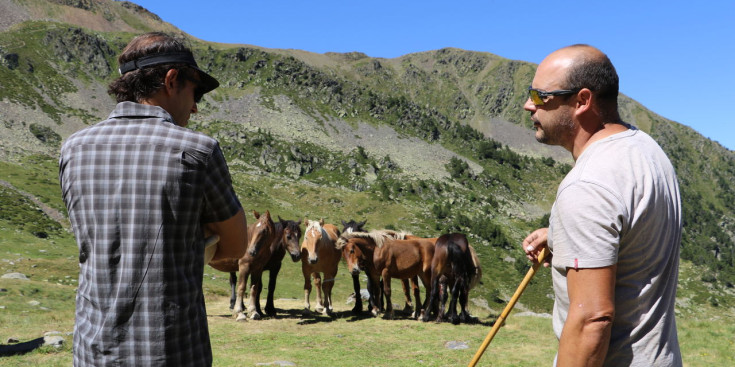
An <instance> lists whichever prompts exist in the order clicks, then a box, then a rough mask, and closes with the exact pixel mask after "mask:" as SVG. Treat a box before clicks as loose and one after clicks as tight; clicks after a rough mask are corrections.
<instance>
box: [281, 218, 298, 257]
mask: <svg viewBox="0 0 735 367" xmlns="http://www.w3.org/2000/svg"><path fill="white" fill-rule="evenodd" d="M278 221H279V222H280V223H281V226H282V227H283V236H281V245H282V246H283V248H284V249H285V250H286V252H288V254H289V255H291V260H293V261H294V262H296V261H299V259H300V258H301V248H300V246H299V240H300V239H301V227H300V226H299V222H296V221H293V220H283V219H281V217H278Z"/></svg>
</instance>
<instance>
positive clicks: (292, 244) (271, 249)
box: [218, 211, 301, 319]
mask: <svg viewBox="0 0 735 367" xmlns="http://www.w3.org/2000/svg"><path fill="white" fill-rule="evenodd" d="M253 216H255V219H256V222H254V223H252V224H250V225H249V226H248V248H249V249H250V248H251V247H252V248H256V249H257V252H256V253H255V256H252V255H251V254H250V253H249V252H247V253H246V254H245V255H243V257H241V258H240V259H239V260H238V264H237V269H233V268H232V267H230V268H228V269H225V270H231V271H230V289H231V297H230V309H232V310H233V313H234V314H235V315H237V316H238V319H242V318H243V317H244V314H242V311H243V310H244V309H245V305H244V302H243V298H244V293H245V292H244V290H245V286H246V285H247V278H248V276H251V280H250V284H251V291H250V301H249V308H248V313H249V314H250V317H251V318H252V319H260V318H261V317H262V314H263V312H262V311H261V308H260V292H261V290H262V288H263V284H262V274H263V271H265V270H268V271H270V277H269V280H268V296H267V301H266V306H265V312H266V314H267V315H269V316H274V315H275V314H276V311H275V307H274V305H273V294H274V293H275V288H276V279H277V277H278V272H279V271H280V270H281V263H282V261H283V258H284V257H285V256H286V252H288V253H289V254H290V255H291V259H292V260H293V261H294V262H296V261H298V260H299V259H300V258H301V249H300V247H299V240H300V238H301V228H300V227H299V222H295V221H292V220H283V219H281V217H280V216H279V217H278V222H276V223H274V222H273V220H272V219H271V216H270V212H269V211H266V212H265V214H264V215H260V214H259V213H258V212H256V211H253ZM218 270H219V269H218ZM235 270H237V272H239V273H240V282H238V277H237V273H236V272H235ZM236 304H237V306H238V307H237V308H236V307H235V305H236Z"/></svg>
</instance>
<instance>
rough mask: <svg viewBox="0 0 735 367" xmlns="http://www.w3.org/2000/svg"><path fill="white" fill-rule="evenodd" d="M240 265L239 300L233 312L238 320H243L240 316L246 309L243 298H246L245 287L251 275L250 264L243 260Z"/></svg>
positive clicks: (239, 262)
mask: <svg viewBox="0 0 735 367" xmlns="http://www.w3.org/2000/svg"><path fill="white" fill-rule="evenodd" d="M238 264H239V268H240V279H238V280H237V300H235V309H234V310H233V312H234V313H235V316H237V318H238V319H241V316H240V314H241V313H242V312H243V310H244V308H245V307H244V306H245V304H244V301H243V298H244V296H245V287H246V286H247V284H248V275H250V264H249V263H247V262H245V261H243V260H242V259H240V261H238Z"/></svg>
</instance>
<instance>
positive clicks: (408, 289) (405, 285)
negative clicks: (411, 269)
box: [401, 277, 419, 312]
mask: <svg viewBox="0 0 735 367" xmlns="http://www.w3.org/2000/svg"><path fill="white" fill-rule="evenodd" d="M414 279H415V280H414ZM411 280H414V281H416V282H418V281H419V279H418V278H416V277H414V278H413V279H411ZM401 285H402V286H403V295H404V296H405V297H406V305H405V306H403V311H405V312H411V310H413V302H411V290H412V289H413V287H409V285H408V279H401Z"/></svg>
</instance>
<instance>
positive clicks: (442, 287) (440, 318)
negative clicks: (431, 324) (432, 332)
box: [436, 276, 449, 322]
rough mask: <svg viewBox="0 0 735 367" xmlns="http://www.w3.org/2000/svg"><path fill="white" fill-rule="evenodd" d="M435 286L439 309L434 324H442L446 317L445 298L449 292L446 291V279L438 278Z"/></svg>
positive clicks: (443, 277)
mask: <svg viewBox="0 0 735 367" xmlns="http://www.w3.org/2000/svg"><path fill="white" fill-rule="evenodd" d="M437 286H438V287H439V289H438V290H437V294H438V295H439V309H438V310H437V312H436V322H442V321H444V317H445V316H446V313H445V311H446V306H447V297H448V296H449V290H448V289H447V277H446V276H440V277H439V281H438V282H437Z"/></svg>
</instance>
